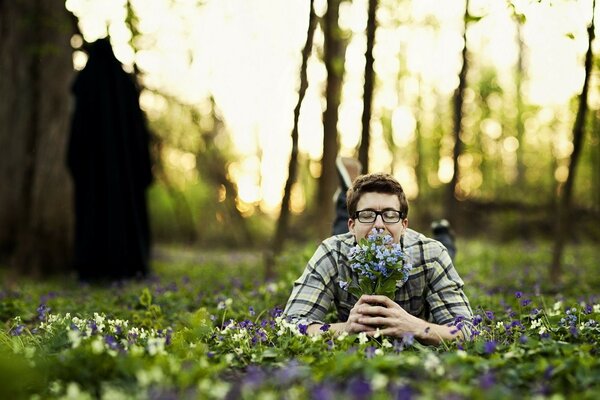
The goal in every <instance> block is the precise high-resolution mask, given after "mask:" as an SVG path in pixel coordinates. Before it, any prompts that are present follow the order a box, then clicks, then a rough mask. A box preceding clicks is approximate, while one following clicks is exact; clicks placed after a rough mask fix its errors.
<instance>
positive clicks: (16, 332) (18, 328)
mask: <svg viewBox="0 0 600 400" xmlns="http://www.w3.org/2000/svg"><path fill="white" fill-rule="evenodd" d="M23 329H25V325H23V324H19V325H17V326H15V327H14V328H13V329H12V330H11V331H10V334H11V335H12V336H21V333H23Z"/></svg>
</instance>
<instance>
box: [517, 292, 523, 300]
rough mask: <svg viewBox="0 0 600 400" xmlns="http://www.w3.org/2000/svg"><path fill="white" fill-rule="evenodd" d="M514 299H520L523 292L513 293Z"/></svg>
mask: <svg viewBox="0 0 600 400" xmlns="http://www.w3.org/2000/svg"><path fill="white" fill-rule="evenodd" d="M515 297H516V298H517V299H520V298H521V297H523V292H520V291H516V292H515Z"/></svg>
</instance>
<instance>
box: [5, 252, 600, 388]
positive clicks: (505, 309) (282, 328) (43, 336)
mask: <svg viewBox="0 0 600 400" xmlns="http://www.w3.org/2000/svg"><path fill="white" fill-rule="evenodd" d="M458 244H459V253H458V256H457V259H456V266H457V269H458V271H459V273H460V275H461V276H462V278H463V280H464V281H465V289H466V293H467V295H468V296H469V298H470V301H471V305H472V307H473V309H474V311H475V312H476V314H477V315H478V316H479V317H480V318H481V321H480V322H478V324H477V326H476V331H477V332H478V335H476V336H475V337H474V340H472V341H468V342H464V343H460V342H449V343H444V344H443V345H441V346H438V347H429V346H423V345H420V344H418V343H416V342H415V343H410V342H411V341H410V340H408V339H405V340H404V341H402V340H393V339H392V338H378V339H376V340H369V341H365V340H362V339H360V338H357V337H355V336H348V337H341V338H340V337H337V338H335V337H333V336H332V335H331V333H329V332H326V333H324V334H323V335H322V336H320V337H307V336H304V335H301V334H299V333H298V328H297V327H295V326H293V325H289V324H287V323H286V322H285V320H282V319H281V318H278V317H277V310H276V309H277V308H281V307H283V306H284V304H285V301H286V300H287V297H288V295H289V292H290V290H291V283H292V281H293V280H294V279H295V278H296V277H297V276H298V275H299V274H300V273H301V271H302V269H303V267H304V264H305V263H306V261H307V259H308V258H309V257H310V255H311V253H312V250H313V248H312V246H304V247H297V248H294V249H289V250H288V251H287V252H286V253H285V254H284V255H282V256H281V257H280V258H279V260H278V263H277V265H278V277H277V279H275V280H274V281H272V282H267V283H265V282H263V281H262V278H261V277H262V276H263V272H264V271H263V270H264V267H263V264H262V257H261V256H260V254H257V253H256V252H254V253H244V252H210V253H208V252H205V251H204V252H203V251H194V250H193V249H192V250H189V249H188V250H185V251H183V250H181V249H179V250H178V249H176V248H167V249H163V252H162V253H161V257H160V258H159V260H160V261H158V260H157V261H155V262H154V264H153V271H154V274H153V276H152V278H149V279H147V280H144V281H132V282H119V283H115V284H113V285H110V286H94V285H81V284H79V283H77V282H76V281H75V280H74V279H72V278H69V279H65V278H56V279H51V280H47V281H44V282H33V281H28V280H23V281H21V282H18V284H15V285H13V287H4V288H3V290H2V292H0V321H1V323H2V325H0V374H2V376H3V381H4V382H6V383H3V384H2V385H0V386H1V388H0V397H2V398H31V396H33V398H44V399H46V398H51V399H52V398H65V397H68V396H71V397H73V398H111V399H112V398H166V397H169V398H170V397H173V398H215V399H218V398H225V397H226V396H229V398H265V399H268V398H289V399H295V398H341V397H348V398H361V397H360V395H361V394H362V395H364V396H366V397H364V398H376V399H387V398H396V397H400V398H410V397H411V396H412V398H448V397H455V398H482V399H483V398H486V399H487V398H507V397H511V396H514V397H518V398H544V397H551V396H558V398H561V397H564V398H590V399H591V398H597V397H598V396H599V395H600V380H599V379H598V378H597V377H598V376H600V357H599V356H600V354H598V350H597V349H598V348H599V345H600V343H599V341H600V326H599V324H598V322H600V274H598V273H597V263H598V261H597V260H598V256H599V255H600V252H599V250H598V249H597V246H596V245H594V244H592V243H590V244H578V245H575V246H571V247H569V248H568V251H567V254H566V257H565V266H564V279H563V280H562V282H561V283H560V284H558V283H556V282H549V281H548V280H547V276H548V273H547V268H548V265H549V263H550V258H551V246H550V244H548V243H545V242H528V243H510V244H492V243H485V242H482V241H464V242H462V241H461V242H459V243H458ZM40 305H43V307H40ZM332 318H333V316H332Z"/></svg>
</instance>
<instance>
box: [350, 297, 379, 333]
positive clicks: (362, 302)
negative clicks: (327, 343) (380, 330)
mask: <svg viewBox="0 0 600 400" xmlns="http://www.w3.org/2000/svg"><path fill="white" fill-rule="evenodd" d="M367 297H372V296H361V297H360V299H358V301H357V302H356V304H355V305H354V307H352V309H351V310H350V315H348V320H347V321H346V323H345V326H344V331H346V332H348V333H360V332H373V333H375V331H376V330H377V327H376V326H374V325H371V324H369V323H368V322H367V321H366V319H368V317H369V314H364V313H363V312H362V310H364V309H365V307H370V304H369V303H368V301H367V300H366V298H367Z"/></svg>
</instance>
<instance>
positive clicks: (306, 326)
mask: <svg viewBox="0 0 600 400" xmlns="http://www.w3.org/2000/svg"><path fill="white" fill-rule="evenodd" d="M307 329H308V325H304V324H298V330H299V331H300V333H301V334H302V335H306V330H307Z"/></svg>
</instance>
